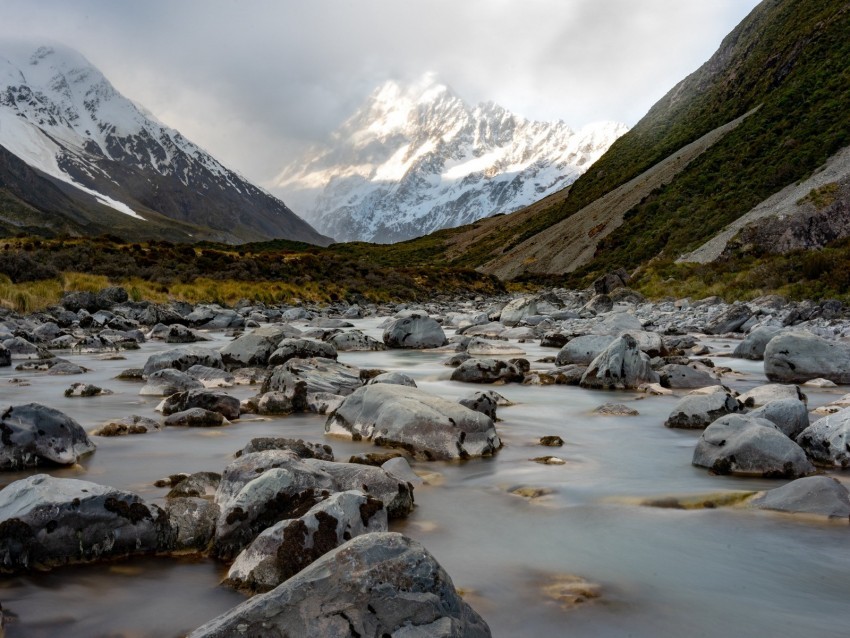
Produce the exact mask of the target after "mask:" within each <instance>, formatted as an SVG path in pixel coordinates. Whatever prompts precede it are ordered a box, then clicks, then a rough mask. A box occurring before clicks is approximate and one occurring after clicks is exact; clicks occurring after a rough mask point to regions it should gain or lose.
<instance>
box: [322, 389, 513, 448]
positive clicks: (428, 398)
mask: <svg viewBox="0 0 850 638" xmlns="http://www.w3.org/2000/svg"><path fill="white" fill-rule="evenodd" d="M325 432H327V433H329V434H334V435H341V436H347V437H351V438H353V439H355V440H361V439H365V440H371V441H372V442H373V443H374V444H375V445H381V446H386V447H399V448H403V449H405V450H407V451H408V452H410V453H411V454H413V455H414V456H416V457H417V458H424V459H428V460H437V459H461V458H469V457H475V456H489V455H491V454H493V453H494V452H495V451H496V450H497V449H499V447H501V441H500V440H499V436H498V434H497V433H496V428H495V427H494V426H493V421H492V420H491V419H490V418H489V417H487V416H485V415H483V414H481V413H479V412H475V411H473V410H470V409H469V408H466V407H464V406H462V405H459V404H457V403H453V402H451V401H447V400H445V399H442V398H440V397H436V396H433V395H431V394H428V393H426V392H423V391H422V390H419V389H416V388H408V387H405V386H399V385H389V384H378V385H367V386H364V387H362V388H360V389H359V390H357V391H356V392H354V393H353V394H352V395H351V396H349V397H347V398H346V399H345V401H343V403H342V405H340V407H339V408H337V410H336V411H335V412H334V413H333V414H331V415H330V417H328V420H327V423H326V424H325Z"/></svg>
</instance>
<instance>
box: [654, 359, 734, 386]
mask: <svg viewBox="0 0 850 638" xmlns="http://www.w3.org/2000/svg"><path fill="white" fill-rule="evenodd" d="M658 374H659V376H660V378H661V385H662V386H663V387H665V388H673V389H677V390H696V389H697V388H706V387H708V386H712V385H716V386H720V379H718V378H717V377H715V376H714V375H712V374H711V373H709V372H708V371H706V370H703V369H700V368H698V367H696V364H693V363H692V364H690V365H682V364H679V363H668V364H667V365H665V366H662V367H661V368H660V369H659V370H658Z"/></svg>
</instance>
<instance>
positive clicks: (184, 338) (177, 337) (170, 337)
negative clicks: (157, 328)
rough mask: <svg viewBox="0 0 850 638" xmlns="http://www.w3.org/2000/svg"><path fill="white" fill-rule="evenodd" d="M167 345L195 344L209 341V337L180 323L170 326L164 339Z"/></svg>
mask: <svg viewBox="0 0 850 638" xmlns="http://www.w3.org/2000/svg"><path fill="white" fill-rule="evenodd" d="M162 338H163V339H164V340H165V343H195V342H197V341H209V339H208V338H207V337H205V336H204V335H202V334H201V333H200V332H198V331H197V330H192V329H191V328H187V327H186V326H183V325H181V324H179V323H175V324H172V325H170V326H168V328H167V329H166V331H165V334H164V335H163V337H162Z"/></svg>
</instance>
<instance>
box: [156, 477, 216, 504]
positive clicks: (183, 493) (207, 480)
mask: <svg viewBox="0 0 850 638" xmlns="http://www.w3.org/2000/svg"><path fill="white" fill-rule="evenodd" d="M177 479H179V480H177V482H176V483H175V482H172V483H171V485H172V487H171V491H169V492H168V494H166V495H165V498H167V499H172V498H203V499H212V498H214V497H215V493H216V491H217V490H218V486H219V485H220V484H221V474H218V473H217V472H195V473H194V474H189V475H188V476H186V475H178V477H177Z"/></svg>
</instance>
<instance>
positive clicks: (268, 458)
mask: <svg viewBox="0 0 850 638" xmlns="http://www.w3.org/2000/svg"><path fill="white" fill-rule="evenodd" d="M351 489H361V490H362V491H364V492H366V493H367V494H369V495H370V496H373V497H374V498H377V499H380V500H381V501H382V502H383V504H384V507H385V508H386V510H387V514H388V516H390V517H391V518H394V517H399V516H407V514H409V513H410V511H411V510H412V509H413V488H412V487H411V486H410V485H408V484H406V483H401V482H399V480H398V479H396V478H394V477H393V476H391V475H390V474H388V473H387V472H385V471H383V470H381V469H380V468H376V467H369V466H365V465H355V464H349V463H334V462H331V461H322V460H319V459H301V458H300V457H299V456H298V455H297V454H296V453H295V452H293V451H290V450H269V451H266V452H254V453H251V454H245V455H243V456H241V457H239V458H238V459H236V460H235V461H233V462H232V463H231V464H230V465H228V466H227V468H225V471H224V474H223V475H222V480H221V484H220V485H219V488H218V491H217V492H216V497H215V501H216V503H217V504H218V505H219V506H220V508H221V514H220V515H219V519H218V523H217V525H216V533H215V543H214V549H213V551H214V553H215V555H216V556H218V557H219V558H223V559H229V558H232V557H234V556H235V555H236V554H238V553H239V552H240V551H241V550H242V549H244V548H245V547H246V546H247V545H248V544H249V543H250V542H251V541H252V540H253V539H254V538H255V537H256V536H257V534H258V533H260V532H261V531H262V530H264V529H266V528H268V527H270V526H271V525H273V524H275V523H277V522H278V521H281V520H284V519H288V518H296V517H298V516H301V515H302V514H304V513H306V512H307V511H308V510H309V509H310V508H311V507H313V505H315V504H316V503H318V502H319V501H320V500H322V499H324V498H326V497H327V496H329V495H330V494H332V493H334V492H342V491H346V490H351Z"/></svg>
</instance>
